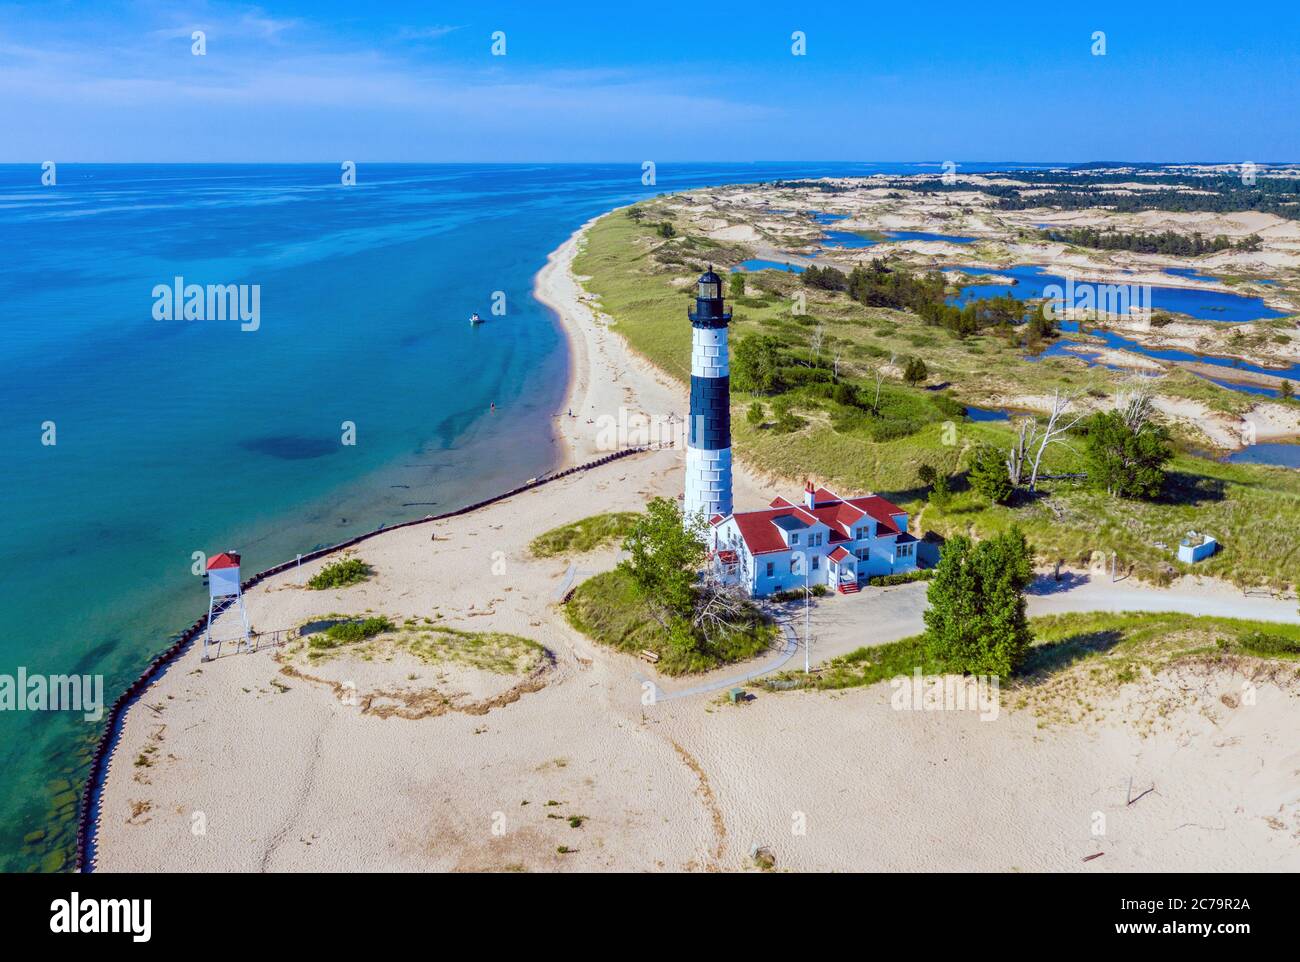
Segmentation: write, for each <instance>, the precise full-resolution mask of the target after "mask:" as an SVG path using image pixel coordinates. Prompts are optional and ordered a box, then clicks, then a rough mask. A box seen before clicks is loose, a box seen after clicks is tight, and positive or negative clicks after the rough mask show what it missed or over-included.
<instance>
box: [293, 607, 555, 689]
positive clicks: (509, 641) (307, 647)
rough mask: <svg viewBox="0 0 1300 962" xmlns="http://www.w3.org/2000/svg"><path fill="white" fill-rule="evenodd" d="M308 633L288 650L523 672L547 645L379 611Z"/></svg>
mask: <svg viewBox="0 0 1300 962" xmlns="http://www.w3.org/2000/svg"><path fill="white" fill-rule="evenodd" d="M301 630H302V631H303V634H302V635H301V637H300V638H299V640H298V641H297V642H295V643H294V644H293V645H291V646H290V647H289V648H288V649H286V654H287V655H290V656H293V655H296V654H299V653H301V652H303V651H305V652H306V656H307V659H308V661H311V662H319V661H322V660H325V659H329V658H333V657H337V656H339V655H349V656H352V657H355V658H360V659H361V660H363V661H375V660H380V661H387V660H390V659H391V658H392V657H393V656H394V655H395V654H396V653H398V652H404V653H406V654H409V655H413V656H414V657H416V658H418V659H419V660H420V661H422V662H424V663H425V664H428V665H437V664H447V663H452V664H458V665H463V666H465V667H467V668H477V669H479V670H481V671H490V672H493V673H495V674H499V675H514V674H523V673H525V672H527V671H530V670H531V669H532V668H533V667H535V666H536V665H537V664H538V662H540V661H541V659H542V657H543V654H544V652H545V649H544V648H543V647H542V646H541V645H540V644H538V643H537V642H535V641H531V640H529V639H527V638H522V637H520V636H519V635H511V634H506V633H504V632H498V631H462V630H461V629H459V628H449V627H446V626H444V625H439V624H436V623H435V622H434V620H433V619H431V618H424V619H416V618H408V619H406V620H405V621H404V622H403V623H402V624H400V625H398V624H395V623H393V622H392V621H391V620H389V619H387V618H383V617H377V616H373V615H371V616H358V617H350V616H344V615H330V616H328V617H325V618H316V619H312V620H311V621H309V622H307V623H306V624H305V625H303V626H302V629H301Z"/></svg>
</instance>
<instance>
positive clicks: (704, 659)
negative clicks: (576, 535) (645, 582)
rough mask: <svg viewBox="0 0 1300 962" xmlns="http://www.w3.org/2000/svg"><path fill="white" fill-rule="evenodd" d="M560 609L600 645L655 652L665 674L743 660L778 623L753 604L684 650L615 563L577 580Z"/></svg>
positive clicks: (764, 644) (760, 648) (765, 643)
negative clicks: (732, 621) (739, 617)
mask: <svg viewBox="0 0 1300 962" xmlns="http://www.w3.org/2000/svg"><path fill="white" fill-rule="evenodd" d="M564 612H565V616H566V617H567V618H568V621H569V624H571V625H572V626H573V627H574V628H576V629H577V630H578V631H580V632H582V633H583V634H584V635H587V636H588V637H589V638H591V639H593V640H594V641H597V642H599V643H600V644H602V645H607V646H608V647H610V648H614V649H616V650H617V651H622V652H626V653H627V654H637V653H639V652H641V651H643V650H646V651H653V652H655V653H656V654H658V655H659V661H658V662H657V663H656V664H655V668H656V669H657V670H659V671H660V672H662V673H663V674H666V675H684V674H691V673H695V672H702V671H709V670H710V669H713V668H718V667H720V666H722V665H728V664H732V663H735V662H739V661H747V660H748V659H750V658H754V657H756V656H757V655H759V654H762V653H763V652H764V651H766V650H767V649H768V648H770V647H771V646H772V644H773V643H774V641H775V639H776V632H777V628H776V625H774V624H772V623H771V622H769V621H768V620H767V619H765V618H764V617H763V615H762V614H761V613H760V612H759V611H758V609H757V608H751V609H749V610H748V611H747V613H746V617H745V618H744V620H743V621H741V622H739V623H737V624H735V625H733V626H731V627H729V628H728V629H727V630H725V631H723V632H722V633H721V634H719V635H716V636H713V637H704V636H703V635H697V636H696V637H695V639H694V641H695V648H694V649H693V650H690V651H686V650H683V649H682V648H680V647H677V646H675V645H673V644H672V643H671V642H670V640H669V632H668V630H667V629H666V628H665V627H664V626H663V625H662V624H660V622H659V621H657V620H656V619H655V618H654V617H653V616H652V615H651V613H650V610H649V608H648V606H647V605H646V602H645V599H644V597H643V596H642V595H641V594H640V592H639V591H638V590H637V587H636V585H635V584H634V583H633V581H632V579H631V577H630V576H629V575H628V574H627V573H626V572H624V571H621V570H619V569H617V568H615V569H614V570H613V571H606V572H603V573H601V574H598V575H596V576H594V577H592V578H589V579H588V580H586V581H584V582H583V583H582V584H580V585H578V587H577V588H576V589H575V590H574V592H573V595H572V597H571V598H570V599H569V601H568V602H567V603H566V604H565V606H564Z"/></svg>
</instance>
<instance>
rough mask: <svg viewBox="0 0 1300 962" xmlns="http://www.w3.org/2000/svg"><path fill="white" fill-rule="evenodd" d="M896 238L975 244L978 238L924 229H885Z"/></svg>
mask: <svg viewBox="0 0 1300 962" xmlns="http://www.w3.org/2000/svg"><path fill="white" fill-rule="evenodd" d="M885 233H886V234H888V235H889V236H890V237H892V238H893V239H894V240H920V241H947V242H948V243H949V244H974V243H975V241H976V238H974V237H963V236H962V235H960V234H931V233H929V232H927V231H923V230H890V231H885Z"/></svg>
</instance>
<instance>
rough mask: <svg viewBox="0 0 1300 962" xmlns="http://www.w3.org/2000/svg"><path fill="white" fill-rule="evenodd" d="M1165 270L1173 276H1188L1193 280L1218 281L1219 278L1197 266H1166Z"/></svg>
mask: <svg viewBox="0 0 1300 962" xmlns="http://www.w3.org/2000/svg"><path fill="white" fill-rule="evenodd" d="M1164 272H1165V273H1166V274H1170V275H1172V276H1173V277H1186V278H1188V279H1189V280H1193V281H1217V280H1218V278H1217V277H1215V276H1214V275H1213V274H1203V273H1201V272H1200V271H1199V270H1197V269H1196V268H1195V267H1166V268H1165V271H1164Z"/></svg>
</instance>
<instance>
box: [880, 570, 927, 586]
mask: <svg viewBox="0 0 1300 962" xmlns="http://www.w3.org/2000/svg"><path fill="white" fill-rule="evenodd" d="M933 577H934V569H933V568H917V569H916V570H915V571H904V572H902V573H900V574H896V575H876V576H875V577H874V578H868V579H867V584H869V585H870V586H871V587H873V588H888V587H889V586H890V585H905V584H909V583H911V582H913V581H929V580H930V579H931V578H933Z"/></svg>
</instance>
